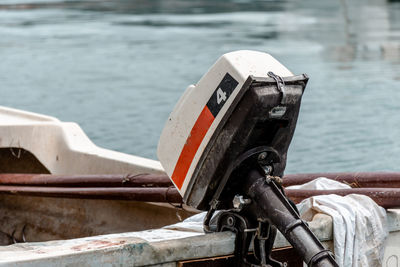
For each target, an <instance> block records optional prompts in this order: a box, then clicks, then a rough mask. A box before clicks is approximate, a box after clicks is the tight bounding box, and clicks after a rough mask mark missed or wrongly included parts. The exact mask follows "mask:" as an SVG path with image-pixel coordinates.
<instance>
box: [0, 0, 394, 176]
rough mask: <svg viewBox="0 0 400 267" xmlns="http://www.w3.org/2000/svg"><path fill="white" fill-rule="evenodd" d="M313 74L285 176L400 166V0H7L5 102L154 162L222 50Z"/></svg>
mask: <svg viewBox="0 0 400 267" xmlns="http://www.w3.org/2000/svg"><path fill="white" fill-rule="evenodd" d="M240 49H250V50H258V51H263V52H267V53H270V54H271V55H273V56H274V57H275V58H277V59H278V60H279V61H281V62H282V63H283V64H284V65H285V66H286V67H287V68H289V69H290V70H291V71H292V72H294V73H295V74H301V73H307V74H308V75H309V76H310V82H309V85H308V87H307V88H306V92H305V95H304V97H303V103H302V107H301V111H300V117H299V121H298V125H297V129H296V132H295V135H294V138H293V142H292V144H291V147H290V150H289V155H288V164H287V169H286V173H300V172H335V171H378V170H383V171H385V170H386V171H400V2H399V1H382V0H377V1H360V0H356V1H346V0H339V1H317V0H307V1H204V0H202V1H183V0H181V1H176V0H165V1H133V0H113V1H111V0H110V1H104V0H92V1H58V0H47V1H40V0H36V1H35V0H31V1H30V0H3V1H1V2H0V94H1V96H2V97H1V98H2V101H1V102H0V105H4V106H8V107H13V108H19V109H23V110H28V111H32V112H39V113H43V114H47V115H51V116H55V117H57V118H59V119H61V120H63V121H73V122H77V123H78V124H79V125H80V126H81V127H82V128H83V130H84V131H85V132H86V133H87V135H88V136H89V138H91V139H92V141H93V142H94V143H96V144H97V145H99V146H102V147H105V148H109V149H113V150H117V151H121V152H125V153H129V154H134V155H139V156H143V157H148V158H153V159H156V147H157V142H158V138H159V135H160V133H161V129H162V128H163V126H164V122H165V120H166V119H167V117H168V115H169V112H170V111H171V110H172V108H173V106H174V105H175V103H176V102H177V100H178V99H179V97H180V95H181V94H182V93H183V91H184V90H185V88H186V87H187V86H188V85H189V84H192V83H196V82H197V81H198V80H199V79H200V77H201V76H202V75H203V74H204V73H205V72H206V71H207V69H208V68H209V67H210V66H211V65H212V64H213V63H214V62H215V61H216V60H217V58H218V57H219V56H221V55H222V54H223V53H226V52H229V51H233V50H240Z"/></svg>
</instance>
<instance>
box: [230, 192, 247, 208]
mask: <svg viewBox="0 0 400 267" xmlns="http://www.w3.org/2000/svg"><path fill="white" fill-rule="evenodd" d="M232 203H233V207H234V208H235V209H237V210H241V209H242V208H243V207H244V205H248V204H250V203H251V200H250V199H247V198H243V196H241V195H236V196H235V197H234V198H233V201H232Z"/></svg>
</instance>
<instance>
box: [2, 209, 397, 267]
mask: <svg viewBox="0 0 400 267" xmlns="http://www.w3.org/2000/svg"><path fill="white" fill-rule="evenodd" d="M388 219H389V229H390V231H391V233H390V235H389V239H388V243H387V245H386V251H385V257H384V263H385V265H384V266H390V267H395V266H398V265H395V263H398V259H400V245H399V244H400V227H399V222H400V211H399V210H389V211H388ZM309 225H310V228H311V230H312V231H313V232H314V233H315V234H316V236H317V237H318V238H319V239H320V240H321V241H323V244H324V245H325V246H326V247H328V248H331V247H332V242H331V241H329V240H331V238H332V220H331V218H330V217H329V216H327V215H322V214H318V215H316V216H315V217H314V220H313V221H311V222H310V223H309ZM234 239H235V235H234V234H233V233H231V232H223V233H214V234H203V233H200V232H190V231H180V230H178V229H177V230H172V229H155V230H147V231H142V232H131V233H122V234H112V235H101V236H95V237H89V238H79V239H71V240H61V241H48V242H37V243H23V244H15V245H11V246H6V247H0V266H44V267H45V266H121V265H122V266H145V265H159V264H162V265H163V266H174V263H175V262H177V261H180V260H187V259H197V258H207V257H214V256H222V255H229V254H232V253H233V251H234ZM287 245H288V243H287V241H286V240H285V239H284V237H283V236H282V235H281V234H280V233H278V236H277V240H276V242H275V247H284V246H287Z"/></svg>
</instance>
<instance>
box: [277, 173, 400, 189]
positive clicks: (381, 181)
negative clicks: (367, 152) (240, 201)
mask: <svg viewBox="0 0 400 267" xmlns="http://www.w3.org/2000/svg"><path fill="white" fill-rule="evenodd" d="M318 177H326V178H329V179H332V180H335V181H338V182H341V183H346V184H348V185H350V186H351V187H370V188H378V187H379V188H400V172H336V173H301V174H288V175H285V176H284V177H283V186H285V187H286V186H291V185H300V184H304V183H307V182H310V181H312V180H314V179H316V178H318Z"/></svg>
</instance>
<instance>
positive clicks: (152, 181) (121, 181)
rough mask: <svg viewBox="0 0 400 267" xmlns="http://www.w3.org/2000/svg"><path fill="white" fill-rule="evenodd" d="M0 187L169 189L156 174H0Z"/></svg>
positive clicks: (167, 180) (164, 181) (163, 178)
mask: <svg viewBox="0 0 400 267" xmlns="http://www.w3.org/2000/svg"><path fill="white" fill-rule="evenodd" d="M0 185H29V186H54V187H58V186H64V187H68V186H77V187H170V186H172V183H171V180H170V179H169V178H168V176H167V175H161V174H159V175H157V174H139V175H130V174H108V175H105V174H102V175H97V174H95V175H93V174H91V175H51V174H14V173H9V174H0Z"/></svg>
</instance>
